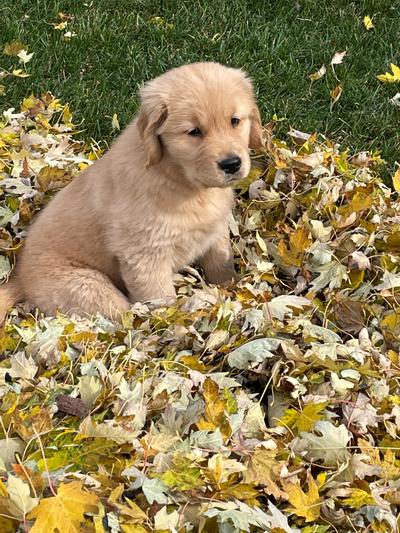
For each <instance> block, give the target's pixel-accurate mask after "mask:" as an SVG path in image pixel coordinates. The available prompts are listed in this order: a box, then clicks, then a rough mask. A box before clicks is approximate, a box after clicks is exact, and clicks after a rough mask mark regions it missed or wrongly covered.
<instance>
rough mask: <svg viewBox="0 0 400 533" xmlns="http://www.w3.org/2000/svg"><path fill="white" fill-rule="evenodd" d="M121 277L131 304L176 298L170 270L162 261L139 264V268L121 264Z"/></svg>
mask: <svg viewBox="0 0 400 533" xmlns="http://www.w3.org/2000/svg"><path fill="white" fill-rule="evenodd" d="M121 275H122V279H123V280H124V283H125V285H126V288H127V290H128V296H129V300H130V301H131V302H132V303H133V302H148V301H150V300H165V299H170V298H171V299H175V298H176V293H175V288H174V284H173V281H172V269H171V268H170V267H169V265H168V264H163V263H162V261H159V262H157V263H156V264H154V263H153V262H152V264H146V263H141V264H140V268H138V267H136V268H135V267H132V265H130V264H129V263H121Z"/></svg>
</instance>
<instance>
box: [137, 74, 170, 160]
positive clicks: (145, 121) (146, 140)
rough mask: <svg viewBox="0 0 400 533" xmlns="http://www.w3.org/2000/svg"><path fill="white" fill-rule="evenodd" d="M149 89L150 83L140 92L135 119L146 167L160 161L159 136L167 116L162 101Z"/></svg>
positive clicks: (160, 147)
mask: <svg viewBox="0 0 400 533" xmlns="http://www.w3.org/2000/svg"><path fill="white" fill-rule="evenodd" d="M151 89H152V87H151V83H150V84H148V85H147V86H146V85H145V86H144V87H143V89H142V91H141V97H142V103H141V106H140V109H139V115H138V119H137V127H138V130H139V133H140V136H141V137H142V140H143V144H144V147H145V150H146V152H147V166H148V167H149V166H151V165H155V164H156V163H159V162H160V161H161V158H162V145H161V140H160V137H159V135H160V130H161V127H162V125H163V124H164V122H165V120H166V118H167V115H168V110H167V106H166V104H165V102H164V100H163V99H162V98H161V97H160V95H158V94H155V93H154V92H153V91H152V90H151Z"/></svg>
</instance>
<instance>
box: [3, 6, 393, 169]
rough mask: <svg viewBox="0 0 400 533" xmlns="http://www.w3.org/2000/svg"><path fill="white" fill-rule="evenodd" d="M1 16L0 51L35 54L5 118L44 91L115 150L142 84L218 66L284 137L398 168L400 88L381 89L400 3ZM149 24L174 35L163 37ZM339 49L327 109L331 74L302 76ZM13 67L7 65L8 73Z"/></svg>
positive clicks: (7, 61)
mask: <svg viewBox="0 0 400 533" xmlns="http://www.w3.org/2000/svg"><path fill="white" fill-rule="evenodd" d="M59 11H63V12H65V13H68V14H71V15H74V17H75V20H74V21H73V23H71V24H70V25H69V26H68V28H67V29H70V30H71V31H74V32H75V33H76V34H77V35H76V37H74V38H72V39H71V41H70V42H65V41H64V40H63V38H62V33H63V32H60V31H56V30H54V29H53V27H52V25H51V23H52V22H56V21H57V13H58V12H59ZM367 14H368V15H370V16H373V17H374V21H375V24H376V27H375V29H373V30H371V31H369V32H368V31H367V30H366V29H365V27H364V25H363V23H362V19H363V16H364V15H367ZM0 15H1V19H2V31H1V34H0V46H1V47H3V45H4V44H5V43H6V42H8V41H12V40H16V39H18V40H21V41H22V42H23V43H25V44H27V45H28V51H29V52H34V53H35V54H34V56H33V58H32V60H31V62H30V63H28V65H27V70H28V71H29V72H31V77H29V78H26V79H16V78H11V77H9V78H6V79H5V80H4V81H3V82H2V83H3V84H5V85H6V94H5V95H4V96H1V97H0V108H6V107H10V106H14V107H17V106H18V103H19V101H20V100H21V99H22V98H23V97H24V96H25V95H27V94H29V93H30V92H32V91H33V92H34V93H39V92H40V91H41V90H49V91H51V92H52V93H53V94H55V95H57V96H59V97H60V98H61V99H62V100H63V101H65V102H69V103H70V104H71V108H72V110H73V111H74V112H75V114H76V116H77V117H78V118H79V120H83V121H84V122H83V127H84V128H85V130H86V133H85V135H89V136H92V137H94V138H96V139H106V140H110V139H111V138H112V136H113V132H112V127H111V117H112V115H113V113H117V114H118V117H119V120H120V124H121V126H123V125H125V124H126V123H127V122H128V121H129V120H130V118H131V117H132V116H133V114H134V113H135V111H136V109H137V105H138V99H137V88H138V85H139V84H140V83H141V82H142V81H144V80H147V79H149V78H152V77H154V76H157V75H158V74H160V73H162V72H164V71H165V70H167V69H169V68H171V67H173V66H178V65H181V64H183V63H187V62H191V61H199V60H215V61H220V62H222V63H226V64H228V65H232V66H236V67H243V68H245V69H246V70H247V71H248V72H249V73H250V74H251V76H252V77H253V79H254V82H255V86H256V89H257V93H258V100H259V104H260V108H261V111H262V115H263V118H264V120H265V121H268V120H270V119H271V117H272V116H273V114H274V113H276V114H277V115H278V116H279V117H286V119H287V121H285V122H283V123H282V129H287V128H288V126H289V124H290V125H292V126H293V127H295V128H297V129H301V130H303V131H319V132H321V133H325V134H328V135H330V136H332V137H333V138H334V139H335V140H338V141H340V142H342V143H343V144H344V145H345V146H349V147H350V148H351V149H352V150H359V149H372V150H380V151H381V152H382V155H383V157H384V158H385V159H387V160H388V161H389V163H391V164H392V165H393V163H394V161H396V160H399V159H400V157H399V152H400V150H399V147H400V146H399V145H400V135H399V131H400V129H399V115H400V108H399V107H396V106H395V105H393V104H392V103H390V102H389V100H390V98H391V97H393V96H394V95H395V94H396V92H397V91H400V85H398V86H396V85H384V84H382V83H380V82H379V81H378V80H377V79H376V76H377V74H380V73H382V72H384V71H386V70H387V69H388V67H389V64H390V62H394V63H396V62H397V63H399V61H400V57H399V56H400V54H399V48H398V43H399V37H400V32H399V24H398V20H399V5H398V2H393V0H391V1H389V0H376V1H373V0H369V1H364V2H363V1H354V2H346V1H344V0H336V1H335V0H329V1H328V0H319V1H314V0H298V1H297V2H296V1H295V0H270V1H268V0H208V1H207V0H192V1H185V0H168V1H167V0H165V1H162V0H151V1H150V0H145V1H140V0H87V1H86V2H83V1H82V0H70V1H67V0H66V1H57V0H47V1H46V0H18V1H16V0H3V1H2V4H1V7H0ZM152 16H160V17H163V18H164V19H165V20H166V21H167V22H168V23H171V24H173V25H174V27H173V28H172V29H166V28H162V27H157V26H156V25H155V24H153V23H151V22H149V19H150V17H152ZM343 50H347V52H348V55H347V57H346V58H345V60H344V63H343V64H342V65H339V66H337V68H336V72H337V76H338V77H339V78H340V80H341V82H342V83H343V87H344V90H343V94H342V97H341V99H340V100H339V102H338V103H337V104H336V105H335V106H334V108H333V110H331V108H330V96H329V91H330V89H332V88H333V87H335V85H337V81H336V80H335V78H334V77H333V74H332V72H329V73H328V75H327V76H325V77H324V78H323V79H321V80H319V81H317V82H314V83H311V82H310V80H309V79H308V77H307V75H308V74H309V73H310V72H313V71H315V70H317V69H318V68H319V67H320V66H321V65H322V64H323V63H324V64H325V65H327V67H328V65H329V62H330V59H331V57H332V55H333V54H334V53H335V52H337V51H343ZM16 63H17V61H16V59H15V58H10V57H7V56H5V55H1V56H0V66H1V67H2V68H5V69H9V68H11V67H12V66H13V65H15V64H16ZM329 70H330V69H328V71H329Z"/></svg>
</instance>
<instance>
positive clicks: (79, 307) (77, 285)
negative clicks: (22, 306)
mask: <svg viewBox="0 0 400 533" xmlns="http://www.w3.org/2000/svg"><path fill="white" fill-rule="evenodd" d="M35 281H36V283H35V284H34V290H32V288H33V287H32V285H31V288H30V290H29V289H28V290H27V291H26V292H27V299H28V300H29V301H30V302H31V303H32V304H34V305H36V306H37V307H38V308H39V309H40V310H41V311H43V312H45V313H48V314H54V313H55V312H56V311H60V312H62V313H77V314H80V315H90V316H91V315H95V314H96V313H99V314H100V315H102V316H104V317H106V318H110V319H114V320H116V319H118V318H120V315H121V313H122V312H124V311H127V310H128V309H129V308H130V303H129V300H128V299H127V298H126V296H124V294H122V292H121V291H119V290H118V289H117V288H116V287H115V286H114V285H113V283H112V282H111V280H110V279H109V278H108V277H107V276H105V275H104V274H102V273H101V272H99V271H98V270H95V269H91V268H82V267H80V268H71V269H62V270H61V271H58V272H54V275H53V276H52V277H51V278H50V277H47V279H46V278H41V279H40V280H35Z"/></svg>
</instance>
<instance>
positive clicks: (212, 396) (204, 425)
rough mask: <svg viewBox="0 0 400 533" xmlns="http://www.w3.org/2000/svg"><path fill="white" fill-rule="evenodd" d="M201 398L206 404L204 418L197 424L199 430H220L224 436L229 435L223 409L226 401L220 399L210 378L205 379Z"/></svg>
mask: <svg viewBox="0 0 400 533" xmlns="http://www.w3.org/2000/svg"><path fill="white" fill-rule="evenodd" d="M203 397H204V400H205V402H206V408H205V411H204V418H203V419H201V420H199V421H198V422H197V427H198V428H199V429H200V430H204V429H213V430H215V429H216V428H218V427H219V428H220V430H221V433H222V434H223V435H224V436H228V435H230V433H231V429H230V426H229V422H228V420H227V417H226V414H225V409H226V408H227V401H226V400H225V399H221V398H220V391H219V387H218V385H217V384H216V383H215V381H213V380H212V379H210V378H207V379H206V380H205V382H204V385H203Z"/></svg>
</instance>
